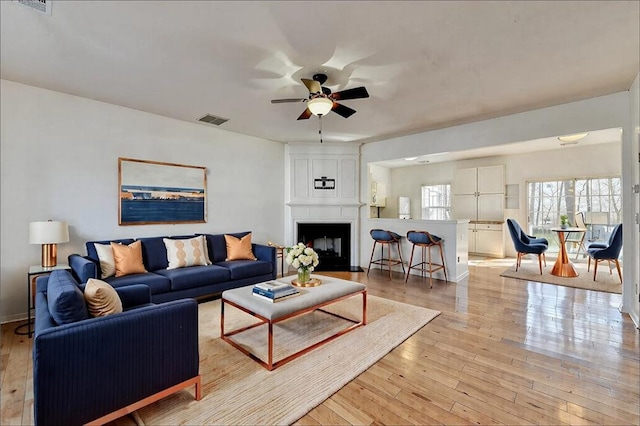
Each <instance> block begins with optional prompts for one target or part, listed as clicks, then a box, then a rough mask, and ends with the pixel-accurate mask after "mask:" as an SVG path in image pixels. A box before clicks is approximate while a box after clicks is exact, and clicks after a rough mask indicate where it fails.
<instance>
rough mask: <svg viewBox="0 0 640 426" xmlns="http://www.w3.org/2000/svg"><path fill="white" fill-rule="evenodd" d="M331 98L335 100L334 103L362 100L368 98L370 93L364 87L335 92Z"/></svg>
mask: <svg viewBox="0 0 640 426" xmlns="http://www.w3.org/2000/svg"><path fill="white" fill-rule="evenodd" d="M331 97H332V98H333V100H334V101H344V100H347V99H361V98H368V97H369V92H367V89H365V88H364V86H362V87H354V88H353V89H347V90H342V91H340V92H335V93H334V94H333V95H331Z"/></svg>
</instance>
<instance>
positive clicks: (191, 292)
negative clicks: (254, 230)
mask: <svg viewBox="0 0 640 426" xmlns="http://www.w3.org/2000/svg"><path fill="white" fill-rule="evenodd" d="M248 233H249V232H239V233H230V234H227V235H233V236H234V237H237V238H242V237H244V236H245V235H247V234H248ZM197 235H204V236H205V237H206V241H207V250H208V252H209V258H210V260H211V262H212V263H213V264H212V265H207V266H190V267H186V268H179V269H167V266H168V264H169V262H168V260H167V252H166V247H165V244H164V241H163V238H172V239H188V238H193V237H195V236H196V235H180V236H161V237H145V238H138V239H137V240H139V241H140V242H141V244H142V260H143V263H144V266H145V269H146V270H147V271H148V272H147V273H144V274H133V275H125V276H121V277H109V278H105V279H104V281H106V282H108V283H109V284H111V286H113V287H114V288H120V287H123V286H128V285H132V284H146V285H147V286H149V289H150V290H151V301H152V302H154V303H160V302H166V301H169V300H177V299H182V298H185V297H200V296H205V295H210V294H216V293H221V292H223V291H225V290H228V289H231V288H236V287H242V286H246V285H251V284H255V283H258V282H262V281H268V280H272V279H275V278H276V276H277V273H278V266H277V261H276V249H275V248H274V247H270V246H266V245H262V244H255V243H253V244H252V250H253V254H254V255H255V257H256V258H257V260H231V261H226V260H225V259H226V258H227V246H226V241H225V238H224V235H225V234H197ZM134 241H135V240H134V239H133V238H128V239H118V240H108V241H88V242H87V243H86V249H87V255H86V256H81V255H79V254H72V255H71V256H69V266H71V268H72V272H73V274H74V276H75V278H76V279H77V280H78V282H81V283H85V282H87V280H88V279H89V278H97V279H100V277H101V274H100V261H99V258H98V253H97V251H96V249H95V246H94V243H98V244H109V243H110V242H115V243H121V244H125V245H129V244H131V243H133V242H134Z"/></svg>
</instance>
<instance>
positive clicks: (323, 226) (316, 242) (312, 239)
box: [298, 223, 359, 271]
mask: <svg viewBox="0 0 640 426" xmlns="http://www.w3.org/2000/svg"><path fill="white" fill-rule="evenodd" d="M298 242H302V243H304V244H305V245H307V246H308V247H312V248H313V249H314V250H315V252H316V253H318V258H319V260H320V263H319V264H318V266H317V267H316V269H315V270H316V271H351V270H353V268H351V224H349V223H299V224H298ZM358 269H359V268H358Z"/></svg>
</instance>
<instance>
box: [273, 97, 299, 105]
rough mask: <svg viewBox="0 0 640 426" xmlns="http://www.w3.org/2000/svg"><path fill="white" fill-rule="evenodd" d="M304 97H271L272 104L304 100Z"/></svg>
mask: <svg viewBox="0 0 640 426" xmlns="http://www.w3.org/2000/svg"><path fill="white" fill-rule="evenodd" d="M306 100H307V99H306V98H290V99H271V103H272V104H283V103H285V102H305V101H306Z"/></svg>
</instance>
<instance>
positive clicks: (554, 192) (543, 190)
mask: <svg viewBox="0 0 640 426" xmlns="http://www.w3.org/2000/svg"><path fill="white" fill-rule="evenodd" d="M527 190H528V203H527V205H528V212H527V213H528V218H529V226H530V231H531V232H532V233H533V234H535V235H544V236H546V237H547V238H548V239H549V241H550V242H551V241H555V236H554V235H552V234H553V232H551V231H550V229H551V228H552V227H554V226H558V224H559V218H560V215H562V214H566V215H567V216H569V222H570V223H571V224H572V225H573V224H575V222H574V218H575V214H576V213H577V212H582V213H583V214H584V215H585V218H586V222H587V224H588V225H592V227H591V228H590V229H589V232H590V235H589V236H590V238H591V239H600V240H603V239H606V238H608V232H609V231H610V228H612V226H613V225H615V224H617V223H621V222H622V182H621V179H620V177H619V176H618V177H606V178H586V179H566V180H561V181H555V180H554V181H536V182H528V184H527ZM591 218H598V219H597V222H596V219H591Z"/></svg>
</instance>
